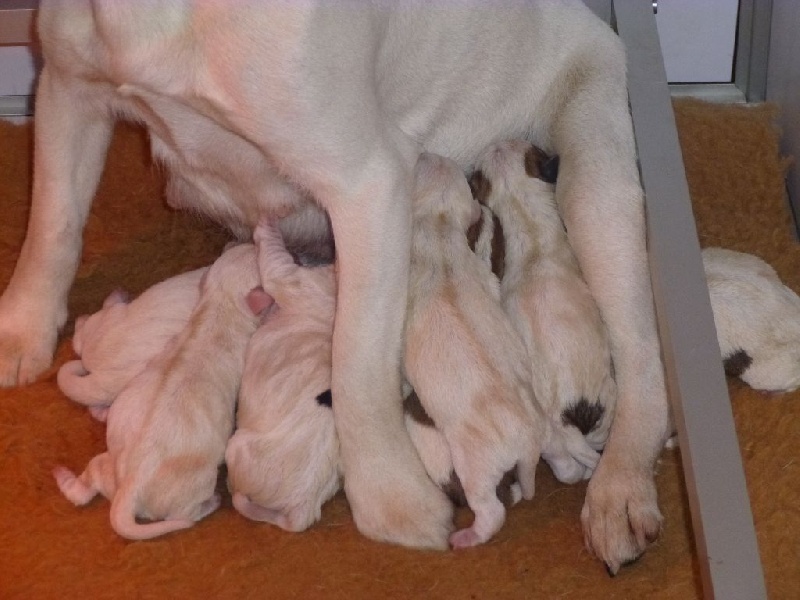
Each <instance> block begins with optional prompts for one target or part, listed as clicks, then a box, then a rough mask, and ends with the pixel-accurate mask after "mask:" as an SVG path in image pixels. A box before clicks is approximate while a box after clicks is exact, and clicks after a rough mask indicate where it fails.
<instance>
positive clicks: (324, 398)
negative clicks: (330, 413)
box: [317, 390, 333, 408]
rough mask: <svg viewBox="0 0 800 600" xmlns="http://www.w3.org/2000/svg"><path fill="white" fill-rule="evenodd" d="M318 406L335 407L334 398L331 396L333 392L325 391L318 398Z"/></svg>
mask: <svg viewBox="0 0 800 600" xmlns="http://www.w3.org/2000/svg"><path fill="white" fill-rule="evenodd" d="M317 404H319V405H320V406H327V407H328V408H331V407H332V406H333V396H332V395H331V391H330V390H325V391H324V392H322V393H321V394H320V395H319V396H317Z"/></svg>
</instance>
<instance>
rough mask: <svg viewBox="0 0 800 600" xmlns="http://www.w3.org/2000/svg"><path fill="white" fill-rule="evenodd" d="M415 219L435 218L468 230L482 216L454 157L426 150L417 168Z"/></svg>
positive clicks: (414, 203)
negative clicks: (445, 156) (453, 159)
mask: <svg viewBox="0 0 800 600" xmlns="http://www.w3.org/2000/svg"><path fill="white" fill-rule="evenodd" d="M413 215H414V220H418V219H421V218H430V217H434V218H436V219H442V220H445V221H447V222H450V223H453V224H454V225H455V226H456V227H458V228H459V229H461V230H463V231H466V230H467V229H468V228H469V226H470V225H471V224H472V223H474V222H476V221H477V220H478V219H479V218H480V216H481V211H480V206H479V205H478V204H477V203H476V202H475V201H474V200H473V198H472V195H471V193H470V190H469V185H468V184H467V179H466V177H465V176H464V173H463V172H462V171H461V168H460V167H459V166H458V165H457V164H456V163H455V162H453V161H452V160H450V159H447V158H444V157H441V156H438V155H436V154H429V153H423V154H421V155H420V157H419V159H418V160H417V165H416V168H415V170H414V202H413Z"/></svg>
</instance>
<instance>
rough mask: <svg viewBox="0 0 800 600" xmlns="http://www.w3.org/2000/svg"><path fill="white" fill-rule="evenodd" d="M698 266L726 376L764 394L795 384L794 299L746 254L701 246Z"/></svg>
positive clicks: (797, 311)
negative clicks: (700, 265) (701, 268)
mask: <svg viewBox="0 0 800 600" xmlns="http://www.w3.org/2000/svg"><path fill="white" fill-rule="evenodd" d="M703 266H704V267H705V271H706V279H707V281H708V293H709V296H710V298H711V308H712V309H713V311H714V323H715V325H716V327H717V340H718V341H719V349H720V353H721V355H722V358H723V360H724V362H725V371H726V373H727V374H728V375H731V376H735V377H740V378H741V379H742V381H744V382H745V383H747V384H748V385H749V386H751V387H753V388H755V389H758V390H765V391H770V392H788V391H792V390H795V389H797V387H798V386H800V297H798V296H797V294H796V293H795V292H794V291H792V290H791V289H789V288H788V287H786V286H785V285H784V284H783V282H781V280H780V278H779V277H778V274H777V273H776V272H775V269H773V268H772V267H771V266H770V265H768V264H767V263H765V262H764V261H763V260H761V259H760V258H758V257H756V256H753V255H751V254H744V253H742V252H735V251H733V250H726V249H724V248H706V249H705V250H703Z"/></svg>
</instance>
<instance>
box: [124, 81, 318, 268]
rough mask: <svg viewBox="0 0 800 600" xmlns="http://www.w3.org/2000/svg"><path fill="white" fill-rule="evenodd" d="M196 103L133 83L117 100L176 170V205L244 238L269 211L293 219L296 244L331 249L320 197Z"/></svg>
mask: <svg viewBox="0 0 800 600" xmlns="http://www.w3.org/2000/svg"><path fill="white" fill-rule="evenodd" d="M189 102H190V101H182V100H176V99H173V98H169V97H166V96H162V95H158V94H154V93H152V92H149V91H146V90H144V89H141V88H138V87H136V86H132V85H123V86H120V87H119V88H117V90H116V92H115V93H114V94H113V99H112V106H113V108H114V109H115V111H116V112H117V113H119V114H121V115H122V116H123V118H127V119H131V120H134V121H138V122H142V123H144V125H145V126H146V127H147V129H148V133H149V135H150V145H151V150H152V155H153V158H154V159H155V160H156V161H158V162H160V163H162V164H163V165H164V166H165V167H166V168H167V170H168V173H169V179H168V184H167V190H166V194H167V202H168V203H169V204H170V206H172V207H175V208H188V209H192V210H197V211H199V212H201V213H203V214H205V215H208V216H209V217H210V218H212V219H214V220H215V221H217V222H219V223H221V224H222V225H224V226H226V227H227V228H229V229H230V230H231V231H232V232H233V233H234V234H235V235H236V236H237V237H239V238H240V239H247V238H249V237H250V234H251V232H252V229H253V228H254V227H255V225H256V224H257V223H258V220H259V218H260V217H262V216H265V215H269V216H272V217H281V218H282V217H287V218H286V219H284V222H282V224H281V229H282V230H283V231H284V235H286V237H287V238H288V239H287V244H288V245H289V246H290V247H296V248H298V247H299V248H300V249H301V250H302V251H304V252H305V251H307V252H310V253H312V254H315V253H319V254H321V255H323V256H325V255H328V254H330V251H329V250H328V246H329V245H330V241H331V233H330V226H329V222H328V219H327V217H326V215H325V214H324V212H323V211H322V209H321V208H319V206H318V205H317V204H316V203H315V202H314V201H313V199H311V198H310V197H309V196H307V195H306V194H304V193H303V192H302V191H301V190H300V189H299V188H298V187H297V186H295V185H294V184H292V183H291V182H289V181H288V180H286V179H285V178H284V177H282V176H281V175H280V174H279V173H278V171H277V169H276V168H275V167H274V165H273V164H272V163H271V162H270V160H269V158H268V157H267V156H265V154H264V153H263V152H262V151H261V150H260V149H259V148H257V147H256V146H255V145H253V144H251V143H250V142H249V141H247V140H246V139H245V138H244V137H242V136H240V135H238V134H236V133H234V132H232V131H230V130H229V129H226V128H225V127H224V126H222V125H220V124H219V123H218V122H217V121H216V120H215V119H214V118H212V117H210V116H208V114H206V112H208V111H211V110H213V109H211V108H210V107H207V106H202V105H201V106H200V107H194V106H191V105H190V104H189ZM204 109H205V110H204ZM315 247H318V248H316V250H315ZM317 250H318V251H319V252H317Z"/></svg>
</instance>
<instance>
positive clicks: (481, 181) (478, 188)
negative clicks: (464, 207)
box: [469, 170, 492, 204]
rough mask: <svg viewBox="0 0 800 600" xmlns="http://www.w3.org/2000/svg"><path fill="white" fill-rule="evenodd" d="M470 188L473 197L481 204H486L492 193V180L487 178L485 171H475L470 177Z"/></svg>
mask: <svg viewBox="0 0 800 600" xmlns="http://www.w3.org/2000/svg"><path fill="white" fill-rule="evenodd" d="M469 189H470V190H471V191H472V197H473V198H475V200H477V201H478V202H480V203H481V204H486V199H487V198H488V197H489V195H490V194H491V193H492V182H491V181H489V180H488V179H487V178H486V175H484V174H483V171H481V170H478V171H473V173H472V175H470V177H469Z"/></svg>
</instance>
